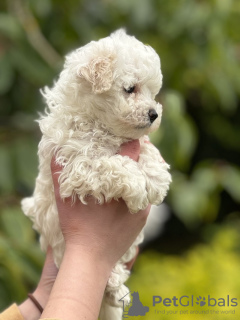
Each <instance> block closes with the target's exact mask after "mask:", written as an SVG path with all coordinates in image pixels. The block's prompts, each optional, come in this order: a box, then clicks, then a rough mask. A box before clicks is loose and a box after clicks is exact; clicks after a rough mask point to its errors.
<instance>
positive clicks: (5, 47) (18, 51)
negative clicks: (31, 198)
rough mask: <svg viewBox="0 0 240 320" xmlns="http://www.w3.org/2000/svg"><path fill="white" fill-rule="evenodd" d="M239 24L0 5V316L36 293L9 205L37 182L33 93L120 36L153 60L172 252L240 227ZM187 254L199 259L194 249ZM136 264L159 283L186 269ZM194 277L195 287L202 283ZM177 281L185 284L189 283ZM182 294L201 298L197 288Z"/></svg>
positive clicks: (226, 12)
mask: <svg viewBox="0 0 240 320" xmlns="http://www.w3.org/2000/svg"><path fill="white" fill-rule="evenodd" d="M239 21H240V3H239V1H238V0H224V1H223V0H202V1H196V0H179V1H176V0H172V1H163V0H141V1H137V0H131V1H127V0H121V1H116V0H72V1H68V2H66V1H64V0H58V1H56V0H41V1H35V0H5V1H1V2H0V308H3V307H4V306H6V305H7V304H8V303H9V302H11V301H13V300H18V301H19V300H20V299H22V298H23V297H24V295H25V293H26V291H29V289H30V288H32V287H33V286H34V284H35V283H36V279H37V273H38V272H39V271H40V261H42V255H41V253H40V250H39V249H38V242H37V239H36V237H35V235H34V233H33V231H31V224H30V223H29V221H28V220H27V219H25V218H24V217H23V216H22V213H21V211H20V205H19V203H20V199H21V198H22V197H24V196H26V195H30V194H31V193H32V190H33V187H34V179H35V177H36V174H37V144H38V142H39V139H40V132H39V129H38V126H37V123H36V122H34V119H36V118H38V112H43V110H44V106H43V102H42V99H41V96H40V93H39V89H40V88H41V87H43V86H45V85H51V84H52V83H53V80H54V78H55V77H56V76H57V74H58V72H59V71H60V70H61V67H62V63H63V56H64V55H65V54H66V53H68V52H69V51H71V50H72V49H75V48H77V47H80V46H81V45H84V44H86V43H87V42H89V41H91V40H95V39H98V38H100V37H105V36H107V35H108V34H109V33H110V32H112V31H113V30H115V29H117V28H119V27H126V28H127V30H128V32H129V33H131V34H134V35H136V36H137V37H138V38H139V39H140V40H141V41H143V42H144V43H147V44H149V45H151V46H152V47H154V48H155V50H156V51H157V52H158V53H159V55H160V57H161V63H162V71H163V75H164V84H163V88H162V90H161V92H160V94H159V96H158V99H159V101H160V102H161V103H162V104H163V109H164V111H163V119H162V125H161V127H160V129H159V131H158V132H156V133H154V134H153V135H152V141H153V142H154V143H155V144H156V146H157V147H159V149H160V150H161V153H162V155H163V157H164V159H165V160H166V161H167V162H168V163H170V164H171V172H172V176H173V183H172V185H171V190H170V193H169V196H168V197H167V199H166V202H167V203H168V205H169V208H170V210H171V213H172V216H174V217H176V219H177V220H178V221H179V223H181V225H184V227H185V229H181V230H180V231H179V230H178V228H179V224H178V225H177V227H176V226H175V225H173V224H169V226H170V227H168V229H167V232H168V234H170V238H171V242H173V243H174V241H176V238H175V230H176V228H177V230H178V232H179V233H181V232H182V234H183V232H186V231H188V232H189V233H190V234H195V235H198V236H199V238H201V237H202V236H201V235H202V231H203V230H204V229H205V228H206V227H208V226H211V225H212V224H215V223H219V222H222V223H223V225H224V223H225V221H226V220H228V219H231V218H233V217H234V218H235V219H236V220H237V221H238V219H239V214H240V212H239V202H240V187H239V185H240V183H239V182H240V181H239V180H240V168H239V151H240V144H239V140H240V129H239V120H240V109H239V104H240V99H239V95H240V65H239V42H240V33H239ZM173 221H175V220H173ZM173 223H174V222H173ZM18 225H19V226H20V225H21V227H19V228H20V229H19V230H18ZM10 230H11V231H10ZM23 230H24V232H23ZM29 230H30V231H29ZM18 232H21V234H19V233H18ZM29 232H30V233H31V234H29ZM23 233H26V238H25V236H24V235H23ZM229 233H231V232H230V231H229ZM15 234H16V235H18V240H19V241H16V237H15ZM230 237H231V235H230ZM22 239H24V240H22ZM223 239H225V240H226V241H227V238H226V237H223ZM189 241H190V239H189ZM223 245H224V244H223ZM184 246H185V245H184V244H182V249H184ZM212 246H213V244H212V243H211V248H212ZM204 248H205V247H204ZM209 248H210V247H209ZM167 250H168V244H167V243H166V251H167ZM204 250H205V251H204V252H205V253H206V252H207V250H210V249H207V247H206V248H205V249H204ZM191 252H192V253H191V254H192V255H193V254H194V251H191ZM196 252H198V254H199V255H201V254H202V253H201V252H202V251H201V252H200V248H199V247H197V248H196ZM208 252H209V251H208ZM189 254H190V253H189ZM223 254H225V255H226V256H225V257H228V253H227V250H225V251H224V252H222V260H223V261H224V262H225V264H224V265H225V266H226V261H225V260H226V258H225V257H223ZM144 257H145V256H144ZM144 257H143V258H142V260H141V261H143V263H146V268H147V266H149V265H150V263H153V265H155V264H156V265H157V266H158V268H159V270H161V272H162V273H166V274H168V269H167V267H166V265H167V266H168V268H169V272H170V270H173V269H174V266H175V264H177V265H179V267H181V266H182V264H184V268H185V269H184V270H187V267H186V263H190V262H191V263H196V262H192V260H191V259H193V258H191V259H190V256H189V255H187V256H185V257H175V258H173V257H170V258H167V257H162V256H161V257H160V258H161V259H160V262H158V259H159V256H155V255H154V256H152V255H149V256H146V257H147V258H146V257H145V258H144ZM231 257H232V256H231ZM205 258H206V259H209V257H208V258H207V257H205V256H204V259H205ZM217 258H218V257H217ZM165 259H166V260H165ZM151 260H152V262H151ZM190 260H191V261H190ZM148 261H150V262H149V263H148ZM165 261H166V265H165ZM184 261H185V262H184ZM235 262H236V263H237V262H238V258H237V253H236V260H235ZM235 262H234V263H235ZM198 263H199V264H200V261H199V262H198ZM211 263H212V265H214V261H212V262H211ZM219 265H220V262H219ZM194 266H195V265H194ZM195 267H196V266H195ZM141 268H142V267H141ZM199 268H200V267H199ZM200 269H201V268H200ZM200 269H197V270H198V271H197V272H196V273H195V277H199V278H201V274H202V272H203V271H202V269H201V270H200ZM174 270H175V269H174ZM174 270H173V271H172V272H175V271H174ZM198 272H199V274H198ZM145 275H146V274H145ZM146 277H147V275H146ZM164 278H166V277H164ZM147 279H148V278H147ZM171 279H172V280H171ZM170 280H171V281H170ZM144 281H145V280H144ZM154 281H155V282H156V284H157V283H158V282H157V280H156V279H155V280H154ZM159 281H160V280H159ZM161 281H163V280H161ZM169 281H170V282H168V279H166V283H165V288H166V287H167V283H168V287H169V288H170V289H171V288H173V287H172V286H174V281H173V278H171V277H170V278H169ZM184 281H185V282H186V285H187V283H188V284H189V282H188V274H187V272H186V273H184V274H183V276H182V282H183V283H184ZM231 281H233V279H231ZM148 283H149V288H150V286H152V285H154V283H153V282H148ZM158 285H159V286H160V285H162V283H159V284H158ZM236 285H238V283H236ZM191 286H192V288H193V287H194V286H195V287H197V286H200V287H201V282H198V283H197V282H196V283H192V285H191ZM181 288H185V287H183V286H181ZM183 291H184V290H183ZM183 291H182V292H183ZM234 292H235V291H234Z"/></svg>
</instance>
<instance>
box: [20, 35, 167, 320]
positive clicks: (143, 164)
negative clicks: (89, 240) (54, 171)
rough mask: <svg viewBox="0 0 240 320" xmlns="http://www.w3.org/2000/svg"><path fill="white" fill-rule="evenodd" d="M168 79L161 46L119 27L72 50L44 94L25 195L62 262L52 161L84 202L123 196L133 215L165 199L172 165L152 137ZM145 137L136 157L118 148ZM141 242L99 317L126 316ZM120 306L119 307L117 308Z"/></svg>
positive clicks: (65, 185) (112, 283) (119, 268)
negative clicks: (33, 172)
mask: <svg viewBox="0 0 240 320" xmlns="http://www.w3.org/2000/svg"><path fill="white" fill-rule="evenodd" d="M161 85H162V73H161V68H160V60H159V57H158V55H157V54H156V52H155V51H154V50H153V49H152V48H151V47H149V46H146V45H144V44H143V43H141V42H140V41H138V40H137V39H136V38H134V37H132V36H128V35H127V34H126V33H125V31H124V30H118V31H116V32H115V33H113V34H111V35H110V36H109V37H107V38H104V39H101V40H99V41H97V42H94V41H93V42H91V43H89V44H87V45H86V46H84V47H82V48H79V49H77V50H76V51H73V52H72V53H71V54H69V55H68V56H67V57H66V61H65V65H64V69H63V71H62V72H61V74H60V76H59V79H58V80H57V82H56V83H55V85H54V87H53V88H52V89H49V88H45V89H44V91H43V96H44V98H45V99H46V103H47V106H48V110H47V112H46V114H45V115H43V116H42V118H41V119H40V120H39V125H40V128H41V131H42V134H43V136H42V140H41V142H40V144H39V175H38V177H37V179H36V187H35V191H34V194H33V196H32V197H31V198H26V199H23V201H22V208H23V211H24V213H25V214H26V215H27V216H29V217H30V218H31V219H32V221H33V226H34V228H35V229H36V230H37V231H38V232H39V233H40V235H41V237H40V242H41V246H42V249H43V250H46V248H47V246H48V244H50V245H51V247H52V248H53V253H54V259H55V263H56V265H57V266H59V265H60V263H61V259H62V257H63V253H64V239H63V236H62V233H61V229H60V226H59V221H58V213H57V209H56V204H55V197H54V191H53V183H52V178H51V171H50V170H51V169H50V163H51V159H52V157H53V155H55V158H56V162H57V163H59V164H60V165H61V166H62V167H63V170H62V173H61V175H60V179H59V181H60V193H61V197H62V198H65V197H72V198H73V200H74V199H75V198H76V197H79V199H80V200H81V201H82V202H85V201H86V196H88V195H92V196H94V197H95V198H96V199H97V201H98V202H99V203H100V204H102V203H103V202H104V201H110V200H111V199H118V198H123V199H124V201H125V202H126V204H127V206H128V208H129V210H130V212H131V213H136V212H138V211H139V210H141V209H144V208H146V207H147V205H148V204H149V203H151V204H159V203H161V202H162V201H163V199H164V197H165V196H166V193H167V190H168V188H169V183H170V181H171V176H170V174H169V172H168V168H169V166H168V165H167V164H166V163H165V162H164V160H163V159H162V157H161V155H160V153H159V151H158V150H157V149H156V148H155V147H153V146H152V145H151V144H150V143H146V141H148V136H147V134H148V133H149V132H152V131H154V130H156V129H157V128H158V127H159V124H160V121H161V115H162V106H161V105H160V104H159V103H157V102H156V101H155V100H154V98H155V96H156V94H157V93H158V92H159V90H160V88H161ZM132 139H139V140H140V145H141V152H140V156H139V161H138V162H135V161H133V160H132V159H130V158H129V157H127V156H121V155H119V154H117V153H118V151H119V149H120V146H121V144H122V143H124V142H127V141H129V140H132ZM142 240H143V234H142V233H141V234H140V235H139V237H138V238H137V239H136V241H135V242H134V243H133V245H132V246H131V248H129V250H128V251H127V252H126V254H125V255H124V256H123V257H122V258H121V260H120V261H119V262H118V263H117V265H116V266H115V267H114V270H113V272H112V274H111V277H110V279H109V281H108V285H107V287H106V291H105V296H104V300H103V304H102V309H101V313H100V317H101V319H104V320H107V319H109V320H113V319H114V320H118V319H121V314H122V309H121V308H120V307H119V306H121V303H122V302H121V301H120V302H119V299H120V298H122V297H123V296H124V295H125V294H127V293H128V289H127V288H126V287H125V286H124V284H123V283H124V282H125V281H126V279H127V278H128V276H129V272H128V271H127V270H126V268H125V265H124V264H125V263H126V262H127V261H130V260H131V259H132V258H133V257H134V255H135V252H136V247H137V245H138V244H139V243H140V242H141V241H142ZM110 305H112V306H118V308H112V307H110Z"/></svg>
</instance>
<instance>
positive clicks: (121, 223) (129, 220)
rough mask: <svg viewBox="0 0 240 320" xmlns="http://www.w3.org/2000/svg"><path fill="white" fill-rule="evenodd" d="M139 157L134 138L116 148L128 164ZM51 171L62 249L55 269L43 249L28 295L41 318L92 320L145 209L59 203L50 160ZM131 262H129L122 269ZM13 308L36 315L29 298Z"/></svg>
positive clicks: (55, 174) (121, 204) (143, 218)
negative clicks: (42, 259)
mask: <svg viewBox="0 0 240 320" xmlns="http://www.w3.org/2000/svg"><path fill="white" fill-rule="evenodd" d="M139 153H140V144H139V141H138V140H133V141H131V142H130V143H127V144H124V145H122V147H121V150H120V154H121V155H124V156H125V155H127V156H129V157H130V158H132V159H133V160H134V161H137V160H138V157H139ZM51 169H52V178H53V184H54V190H55V197H56V203H57V207H58V213H59V220H60V225H61V230H62V233H63V236H64V239H65V243H66V249H65V253H64V257H63V261H62V264H61V266H60V269H59V271H58V269H57V268H56V267H55V265H54V262H53V256H52V250H51V248H50V247H49V248H48V250H47V255H46V260H45V264H44V267H43V271H42V276H41V279H40V281H39V284H38V286H37V288H36V290H35V291H34V293H33V294H34V296H35V298H36V299H37V300H38V301H39V303H40V304H41V305H42V306H43V308H44V312H43V314H42V316H41V319H43V318H60V319H62V320H65V319H66V320H67V319H71V320H75V319H76V320H77V319H78V320H79V319H88V320H97V318H98V314H99V311H100V306H101V302H102V297H103V294H104V289H105V287H106V284H107V281H108V278H109V276H110V273H111V270H112V268H113V266H114V265H115V264H116V262H117V261H118V260H119V259H120V258H121V256H122V255H123V254H124V253H125V252H126V250H127V249H128V248H129V247H130V246H131V244H132V243H133V241H134V240H135V238H136V237H137V235H138V234H139V233H140V231H141V230H142V228H143V227H144V225H145V223H146V220H147V216H148V214H149V211H150V206H149V207H148V208H147V209H146V210H142V211H139V212H138V213H137V214H134V215H132V214H130V213H129V211H128V208H127V206H126V204H125V202H124V201H123V200H122V199H119V201H111V202H110V203H105V204H103V205H98V204H96V203H95V201H94V199H93V198H91V197H89V198H88V204H87V205H84V204H82V203H81V202H80V201H78V200H77V201H76V202H75V204H74V205H72V203H71V199H65V200H64V201H62V199H61V197H60V195H59V185H58V177H59V171H61V167H59V166H57V165H56V164H55V162H54V161H52V164H51ZM132 264H133V261H131V262H130V263H129V264H128V266H127V267H128V268H131V266H132ZM19 309H20V312H21V313H22V315H23V317H24V319H26V320H36V319H39V317H40V312H39V311H38V309H37V308H36V306H35V305H34V304H33V303H32V301H31V300H30V299H27V300H26V301H24V302H23V303H22V304H21V305H20V306H19Z"/></svg>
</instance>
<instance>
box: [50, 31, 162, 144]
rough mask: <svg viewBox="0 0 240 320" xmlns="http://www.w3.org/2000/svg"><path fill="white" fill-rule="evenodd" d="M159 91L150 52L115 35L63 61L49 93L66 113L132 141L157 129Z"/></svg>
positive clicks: (120, 33) (157, 62) (123, 35)
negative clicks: (99, 125)
mask: <svg viewBox="0 0 240 320" xmlns="http://www.w3.org/2000/svg"><path fill="white" fill-rule="evenodd" d="M161 85H162V73H161V68H160V59H159V57H158V55H157V54H156V52H155V51H154V50H153V49H152V48H151V47H149V46H146V45H144V44H143V43H141V42H140V41H138V40H137V39H136V38H135V37H132V36H129V35H127V34H126V32H125V31H124V30H122V29H121V30H118V31H116V32H115V33H113V34H111V35H110V37H107V38H104V39H101V40H99V41H97V42H90V43H89V44H88V45H86V46H84V47H82V48H80V49H78V50H76V51H74V52H72V53H71V54H70V55H68V56H67V58H66V62H65V67H64V70H63V72H62V73H61V75H60V78H59V80H58V82H57V83H56V85H55V88H54V89H55V91H56V90H57V94H58V99H60V100H62V102H61V104H62V105H65V106H67V109H68V113H71V114H75V115H76V116H78V118H79V119H80V118H81V116H80V115H82V116H84V118H85V119H86V120H88V121H98V122H99V121H100V122H101V123H102V124H103V125H104V127H106V128H107V129H108V130H109V131H110V132H111V133H112V134H114V135H117V136H122V137H126V138H132V139H137V138H139V137H141V136H142V135H144V134H148V133H149V132H151V131H154V130H156V129H157V128H158V126H159V124H160V120H161V113H162V106H161V105H160V104H159V103H157V102H156V101H155V100H154V99H155V96H156V94H157V93H158V92H159V90H160V88H161ZM63 100H64V101H63ZM75 118H76V117H75ZM80 121H81V120H80Z"/></svg>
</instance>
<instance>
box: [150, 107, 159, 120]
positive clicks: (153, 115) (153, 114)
mask: <svg viewBox="0 0 240 320" xmlns="http://www.w3.org/2000/svg"><path fill="white" fill-rule="evenodd" d="M148 117H149V120H150V122H151V123H153V122H154V120H156V119H157V117H158V114H157V112H156V110H155V109H150V110H149V111H148Z"/></svg>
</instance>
